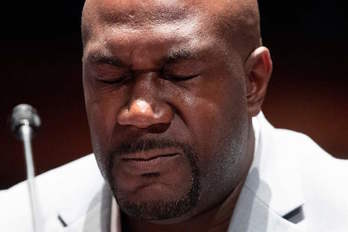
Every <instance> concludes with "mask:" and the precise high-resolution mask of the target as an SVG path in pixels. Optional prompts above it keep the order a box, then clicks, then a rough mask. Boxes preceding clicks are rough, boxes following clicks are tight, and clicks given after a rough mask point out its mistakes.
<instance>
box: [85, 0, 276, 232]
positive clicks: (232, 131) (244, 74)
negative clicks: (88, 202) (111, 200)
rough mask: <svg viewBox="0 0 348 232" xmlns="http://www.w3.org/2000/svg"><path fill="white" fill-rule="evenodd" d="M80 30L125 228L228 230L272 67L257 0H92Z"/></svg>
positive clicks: (88, 96)
mask: <svg viewBox="0 0 348 232" xmlns="http://www.w3.org/2000/svg"><path fill="white" fill-rule="evenodd" d="M82 35H83V44H84V55H83V86H84V94H85V103H86V110H87V116H88V121H89V126H90V131H91V139H92V145H93V150H94V153H95V156H96V159H97V163H98V165H99V168H100V170H101V172H102V174H103V176H104V178H105V179H106V180H107V181H108V182H109V184H110V187H111V189H112V190H113V193H114V195H115V197H116V199H117V202H118V204H119V206H120V209H121V210H122V212H123V213H124V216H123V217H124V220H123V224H124V225H125V226H126V227H127V230H129V231H179V230H185V231H226V229H227V227H228V223H229V220H230V217H231V215H232V213H233V209H234V206H235V203H236V201H237V199H238V195H239V193H240V190H241V188H242V185H243V183H244V180H245V177H246V175H247V172H248V169H249V167H250V165H251V162H252V159H253V149H254V147H253V146H254V134H253V130H252V124H251V118H252V117H253V116H256V115H257V114H258V113H259V112H260V110H261V105H262V101H263V99H264V96H265V94H266V89H267V84H268V81H269V78H270V76H271V72H272V61H271V58H270V54H269V51H268V49H267V48H265V47H262V46H261V44H260V41H261V39H260V32H259V16H258V10H257V3H256V2H255V1H253V0H243V1H242V0H230V1H228V0H226V1H223V0H221V1H218V2H216V1H208V0H206V1H203V0H201V1H197V0H191V1H190V0H178V1H175V0H163V1H159V0H156V1H155V0H148V1H144V0H142V1H140V0H127V1H125V0H87V1H86V3H85V7H84V11H83V18H82ZM173 154H174V155H173ZM153 156H159V157H161V159H160V161H159V165H156V164H151V165H149V164H148V163H149V162H139V160H138V159H140V158H141V159H143V158H144V157H153ZM134 159H136V160H137V161H135V160H134ZM156 160H157V161H158V160H159V159H156ZM142 161H144V160H142Z"/></svg>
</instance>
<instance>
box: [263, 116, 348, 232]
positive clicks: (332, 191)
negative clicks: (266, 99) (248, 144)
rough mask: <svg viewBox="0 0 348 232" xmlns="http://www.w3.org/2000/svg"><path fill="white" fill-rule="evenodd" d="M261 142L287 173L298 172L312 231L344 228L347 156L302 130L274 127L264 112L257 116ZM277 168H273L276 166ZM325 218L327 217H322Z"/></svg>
mask: <svg viewBox="0 0 348 232" xmlns="http://www.w3.org/2000/svg"><path fill="white" fill-rule="evenodd" d="M257 123H259V125H260V126H259V127H260V128H261V129H260V133H259V134H261V136H260V137H262V138H261V140H264V141H263V142H262V145H263V146H265V147H266V149H265V150H266V151H268V152H270V153H271V154H272V155H271V156H268V158H270V157H272V158H273V159H276V160H277V165H279V166H282V167H283V169H282V170H279V169H277V170H278V171H279V172H286V171H285V170H284V169H286V168H287V167H288V166H289V165H290V163H292V164H294V166H295V169H292V171H291V172H289V173H288V174H287V175H288V176H298V177H299V182H300V186H301V187H300V188H298V189H297V190H296V191H298V192H301V195H302V196H303V199H304V205H303V210H304V214H305V215H304V216H305V219H306V223H307V224H308V225H307V227H308V229H309V231H337V232H339V231H344V230H343V229H342V228H347V227H348V223H347V220H346V219H347V218H348V198H347V196H348V185H347V181H348V160H342V159H337V158H335V157H333V156H332V155H331V154H329V153H328V152H326V151H325V150H324V149H322V148H321V147H320V146H319V145H318V144H316V143H315V142H314V141H313V140H312V139H311V138H310V137H308V136H307V135H304V134H302V133H299V132H295V131H291V130H287V129H277V128H274V127H273V126H272V125H271V124H270V123H269V122H268V121H267V120H266V119H265V118H264V116H263V115H262V117H260V118H258V119H257ZM274 169H275V168H273V170H274ZM323 219H325V220H323Z"/></svg>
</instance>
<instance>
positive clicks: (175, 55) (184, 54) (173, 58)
mask: <svg viewBox="0 0 348 232" xmlns="http://www.w3.org/2000/svg"><path fill="white" fill-rule="evenodd" d="M198 57H199V54H198V53H197V52H193V51H190V50H188V49H179V50H173V51H170V52H169V54H168V56H167V58H166V61H167V62H166V63H175V62H178V61H180V60H192V59H198Z"/></svg>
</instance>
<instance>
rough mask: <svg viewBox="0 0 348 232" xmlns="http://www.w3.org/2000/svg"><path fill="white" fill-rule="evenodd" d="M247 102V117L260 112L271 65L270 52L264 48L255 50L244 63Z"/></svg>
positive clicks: (271, 68)
mask: <svg viewBox="0 0 348 232" xmlns="http://www.w3.org/2000/svg"><path fill="white" fill-rule="evenodd" d="M244 70H245V72H246V82H247V83H246V84H247V85H246V86H247V102H248V114H249V117H254V116H256V115H257V114H258V113H259V112H260V111H261V106H262V103H263V100H264V99H265V96H266V92H267V86H268V82H269V79H270V78H271V75H272V70H273V64H272V59H271V55H270V52H269V50H268V48H266V47H259V48H257V49H255V50H254V51H253V52H252V53H251V54H250V56H249V57H248V59H247V61H246V62H245V69H244Z"/></svg>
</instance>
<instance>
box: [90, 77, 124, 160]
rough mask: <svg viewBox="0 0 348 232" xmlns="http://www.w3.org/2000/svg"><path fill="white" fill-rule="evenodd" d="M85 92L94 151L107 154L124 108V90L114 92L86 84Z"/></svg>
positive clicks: (92, 84)
mask: <svg viewBox="0 0 348 232" xmlns="http://www.w3.org/2000/svg"><path fill="white" fill-rule="evenodd" d="M84 91H85V103H86V111H87V117H88V123H89V128H90V134H91V140H92V145H93V151H94V153H96V154H107V153H108V151H109V150H110V149H111V145H112V136H113V133H114V128H115V124H116V119H117V113H118V112H119V110H120V108H121V106H122V102H121V101H122V90H121V91H112V90H111V88H110V89H107V88H98V87H97V86H96V85H95V84H94V83H92V82H84ZM123 95H124V94H123Z"/></svg>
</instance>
